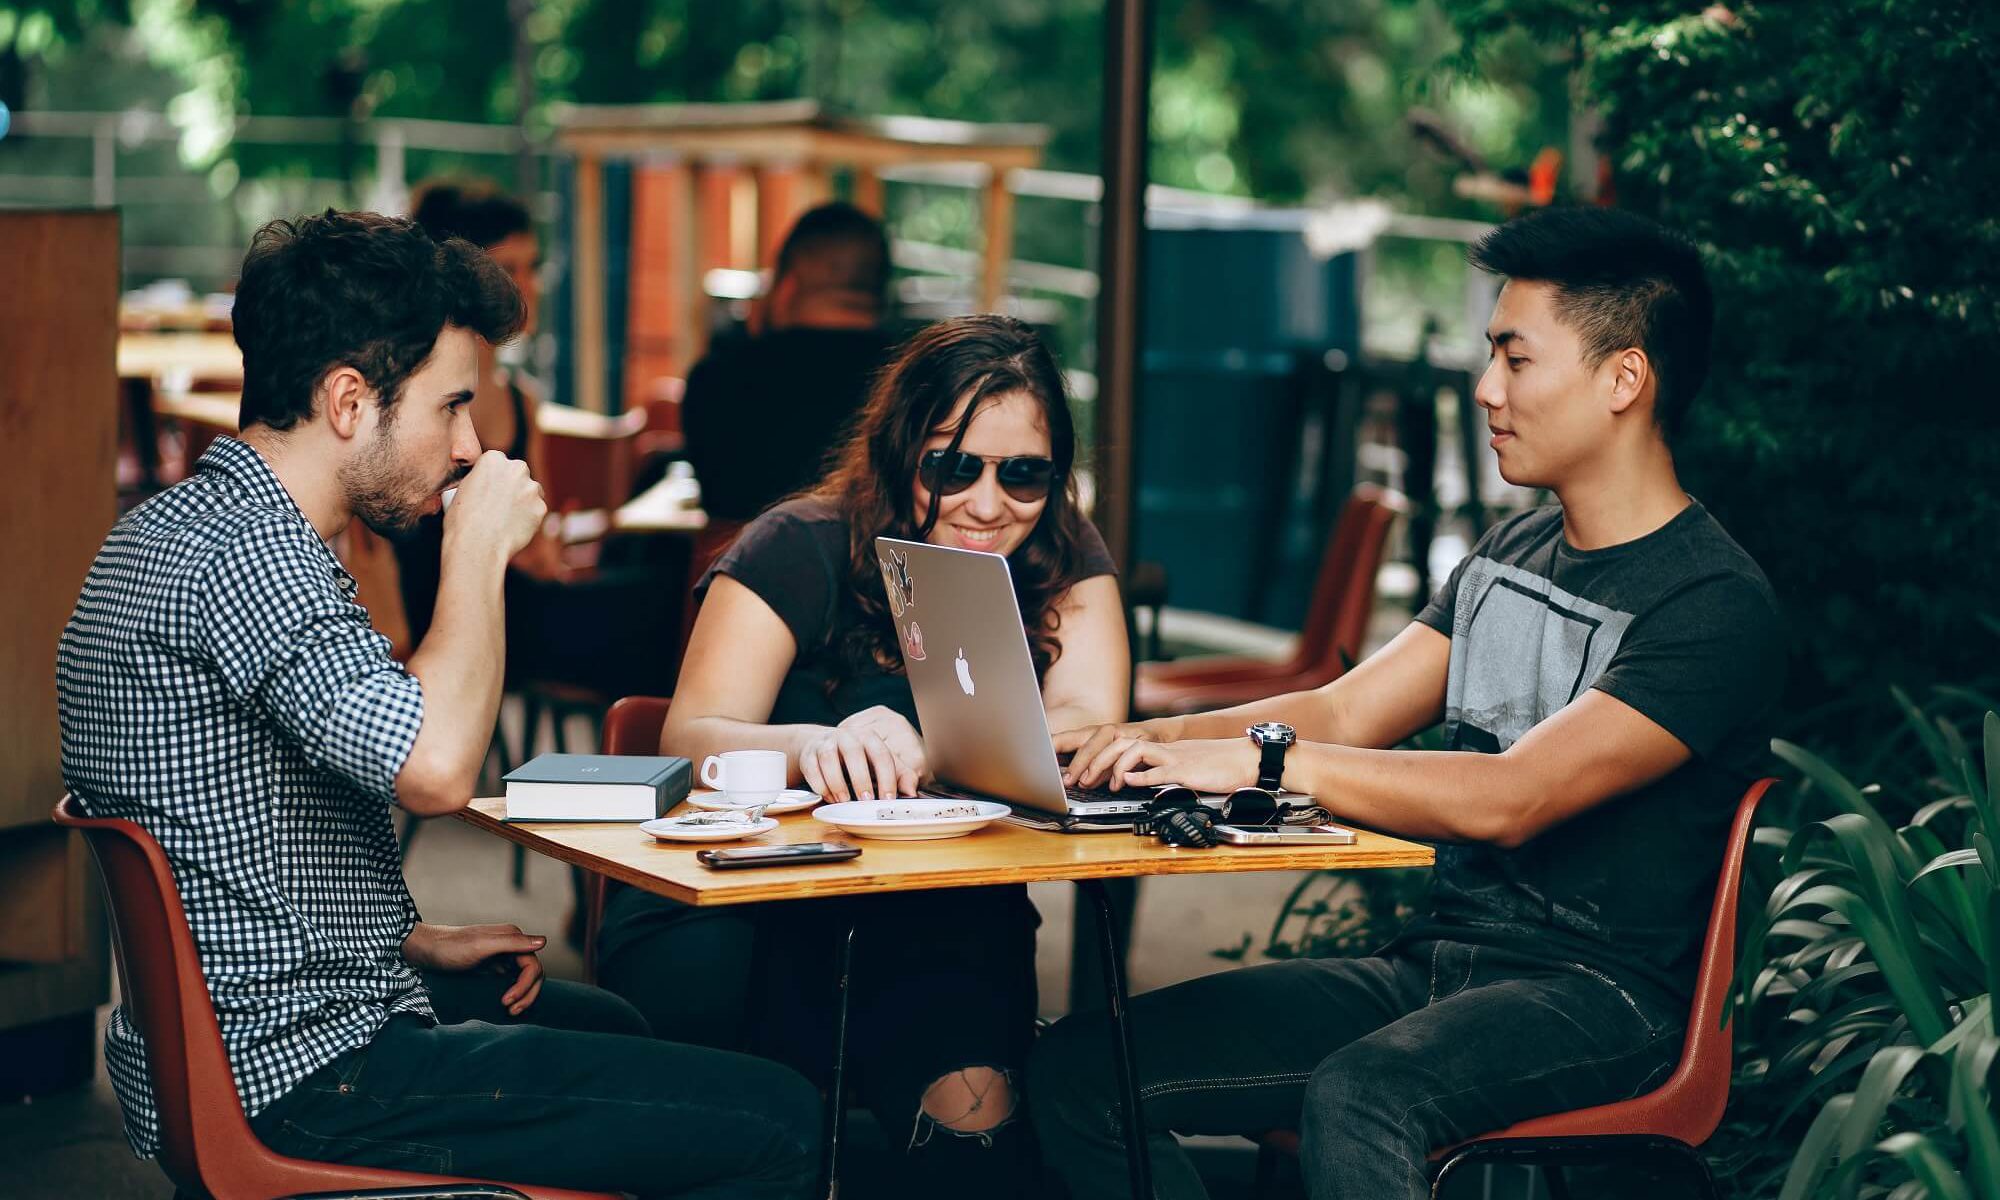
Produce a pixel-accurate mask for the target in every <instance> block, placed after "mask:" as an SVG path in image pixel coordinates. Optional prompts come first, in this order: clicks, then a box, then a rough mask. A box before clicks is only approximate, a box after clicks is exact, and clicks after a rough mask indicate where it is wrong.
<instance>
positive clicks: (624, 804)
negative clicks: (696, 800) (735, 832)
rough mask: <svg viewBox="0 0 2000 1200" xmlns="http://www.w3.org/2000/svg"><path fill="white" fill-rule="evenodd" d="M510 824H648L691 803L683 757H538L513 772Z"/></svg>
mask: <svg viewBox="0 0 2000 1200" xmlns="http://www.w3.org/2000/svg"><path fill="white" fill-rule="evenodd" d="M505 779H506V783H507V819H508V820H509V821H650V820H652V819H653V818H654V817H664V816H666V815H667V810H668V809H670V808H672V807H673V806H674V805H676V804H679V803H680V802H681V801H683V800H685V799H687V794H688V788H689V786H690V785H691V784H692V783H693V779H694V771H693V768H692V767H691V766H690V765H689V763H688V760H687V759H685V758H672V757H668V756H664V755H651V754H538V755H536V756H535V757H534V758H532V759H529V760H528V761H527V762H524V763H522V764H521V765H520V766H518V767H516V768H514V769H513V770H512V771H509V772H508V773H507V774H506V776H505Z"/></svg>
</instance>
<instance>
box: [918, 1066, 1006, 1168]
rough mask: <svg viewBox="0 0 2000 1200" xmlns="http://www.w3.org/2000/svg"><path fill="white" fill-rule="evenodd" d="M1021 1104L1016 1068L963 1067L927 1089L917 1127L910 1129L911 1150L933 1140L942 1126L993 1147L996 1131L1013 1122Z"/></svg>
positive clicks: (921, 1103) (956, 1133)
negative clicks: (1013, 1069)
mask: <svg viewBox="0 0 2000 1200" xmlns="http://www.w3.org/2000/svg"><path fill="white" fill-rule="evenodd" d="M1018 1107H1019V1088H1018V1087H1017V1086H1016V1084H1015V1081H1014V1073H1013V1072H1012V1071H1008V1070H1004V1069H1001V1068H996V1067H960V1068H959V1069H958V1070H956V1071H952V1072H949V1073H947V1074H945V1075H941V1076H939V1077H938V1078H937V1079H935V1080H933V1081H932V1082H931V1085H930V1086H929V1087H927V1088H925V1089H924V1095H923V1100H922V1101H921V1102H920V1104H919V1106H918V1108H917V1123H916V1127H915V1128H914V1129H912V1130H911V1131H910V1149H912V1150H914V1149H916V1148H918V1147H919V1146H922V1145H924V1144H925V1143H927V1142H929V1141H930V1140H931V1136H932V1135H933V1134H934V1133H936V1132H937V1130H939V1129H944V1130H945V1131H947V1132H949V1133H952V1134H955V1135H957V1136H959V1137H967V1138H977V1139H978V1140H979V1141H981V1142H982V1143H984V1144H986V1145H988V1146H991V1145H992V1144H993V1133H994V1131H995V1130H997V1129H999V1128H1000V1127H1001V1126H1003V1125H1005V1124H1007V1123H1008V1122H1009V1121H1012V1120H1013V1119H1014V1113H1015V1109H1016V1108H1018Z"/></svg>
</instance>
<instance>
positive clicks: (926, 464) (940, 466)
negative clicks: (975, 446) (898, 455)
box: [917, 450, 1056, 504]
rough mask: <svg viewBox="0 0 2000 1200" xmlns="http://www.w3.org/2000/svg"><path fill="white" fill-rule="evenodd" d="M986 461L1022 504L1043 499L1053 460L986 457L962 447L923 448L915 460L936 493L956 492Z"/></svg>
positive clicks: (971, 481)
mask: <svg viewBox="0 0 2000 1200" xmlns="http://www.w3.org/2000/svg"><path fill="white" fill-rule="evenodd" d="M987 463H992V464H993V466H994V470H995V471H996V472H997V473H998V475H999V479H1000V487H1001V489H1002V490H1004V491H1005V492H1006V493H1007V494H1008V495H1009V496H1012V497H1013V498H1014V499H1016V500H1018V501H1020V502H1021V503H1023V504H1030V503H1033V502H1034V501H1036V500H1042V499H1046V498H1047V497H1048V494H1049V487H1050V486H1051V484H1052V483H1053V481H1054V479H1055V469H1056V465H1055V462H1054V461H1053V460H1051V459H1047V458H1039V457H1036V456H1033V455H1025V454H1024V455H1019V456H1017V457H1014V458H988V457H987V456H985V455H982V454H967V453H966V452H965V451H963V450H926V451H924V456H923V457H922V458H921V459H919V460H918V463H917V469H918V473H919V474H920V475H921V476H922V478H923V481H924V486H925V487H927V488H929V489H931V490H932V491H934V492H936V493H937V494H938V495H940V496H956V495H957V494H958V493H960V492H962V491H964V490H965V489H967V488H969V487H971V486H972V485H973V484H975V483H978V482H979V478H980V476H982V475H984V474H986V464H987Z"/></svg>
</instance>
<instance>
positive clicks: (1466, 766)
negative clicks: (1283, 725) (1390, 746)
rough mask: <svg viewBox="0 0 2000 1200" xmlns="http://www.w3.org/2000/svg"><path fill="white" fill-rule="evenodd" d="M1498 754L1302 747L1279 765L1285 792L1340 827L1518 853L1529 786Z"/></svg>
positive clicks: (1306, 744) (1315, 744) (1516, 768)
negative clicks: (1304, 797) (1309, 801)
mask: <svg viewBox="0 0 2000 1200" xmlns="http://www.w3.org/2000/svg"><path fill="white" fill-rule="evenodd" d="M1522 772H1523V768H1522V766H1521V764H1519V763H1517V762H1515V761H1514V760H1512V759H1510V758H1509V757H1508V756H1506V755H1502V754H1476V753H1469V752H1457V751H1416V750H1363V749H1356V748H1354V747H1351V746H1337V745H1328V744H1326V743H1321V742H1300V743H1299V744H1298V745H1296V746H1293V747H1292V749H1291V751H1290V753H1289V754H1288V755H1287V757H1286V760H1285V786H1286V787H1287V788H1290V789H1292V790H1294V791H1299V792H1304V793H1306V794H1308V795H1310V796H1312V797H1313V798H1314V800H1315V801H1316V802H1317V803H1319V804H1320V805H1322V806H1323V807H1325V808H1326V810H1327V811H1329V812H1331V813H1332V814H1333V815H1334V816H1336V817H1339V818H1341V819H1343V820H1348V821H1352V822H1354V823H1355V824H1357V825H1363V826H1366V827H1367V828H1370V829H1379V830H1381V831H1382V832H1384V833H1396V834H1403V835H1405V836H1408V837H1415V838H1423V839H1425V840H1427V841H1461V842H1492V843H1496V844H1499V845H1503V846H1509V845H1518V844H1519V843H1520V842H1522V841H1525V840H1526V838H1527V836H1528V835H1529V833H1530V832H1531V831H1530V830H1528V829H1527V828H1526V814H1527V810H1528V808H1529V806H1530V805H1529V797H1530V794H1531V784H1530V783H1529V781H1527V780H1526V779H1524V778H1523V774H1522Z"/></svg>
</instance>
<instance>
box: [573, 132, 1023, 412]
mask: <svg viewBox="0 0 2000 1200" xmlns="http://www.w3.org/2000/svg"><path fill="white" fill-rule="evenodd" d="M555 120H556V145H557V147H558V148H559V149H561V150H562V151H563V152H565V153H567V154H569V155H571V156H573V157H574V158H575V160H576V186H575V209H574V223H573V224H572V226H571V245H572V247H573V256H574V257H573V266H572V272H573V273H572V275H571V280H572V287H571V294H572V296H573V297H574V301H573V316H574V321H575V328H574V330H573V336H574V338H575V352H574V360H573V361H574V363H575V370H576V378H575V380H574V384H575V392H574V396H575V403H576V404H577V406H578V407H580V408H586V409H591V410H594V411H597V412H603V411H605V407H606V404H607V401H608V400H609V397H608V396H607V395H606V394H605V392H606V380H607V379H608V378H609V373H608V371H607V366H608V364H607V362H606V360H605V354H606V349H605V348H606V345H607V342H606V338H605V311H604V300H605V279H606V264H605V261H604V253H605V251H604V163H605V162H606V161H607V160H627V161H631V162H633V163H634V164H635V169H634V171H633V184H632V189H633V195H632V237H631V251H630V252H631V256H632V263H631V273H630V286H631V305H630V309H629V312H630V314H631V315H630V318H629V320H628V340H627V350H626V364H625V372H624V378H625V380H626V387H625V390H626V393H627V395H626V397H625V399H626V402H627V403H628V404H635V403H636V402H637V400H636V397H638V396H639V395H641V394H643V392H644V390H645V388H646V387H647V386H648V385H649V384H650V383H651V381H652V380H653V379H654V378H655V377H657V376H660V375H684V374H686V372H687V369H688V368H689V367H690V366H692V365H693V364H694V362H695V360H696V359H698V358H700V357H701V354H702V351H703V350H704V349H705V348H706V346H707V342H708V324H709V318H708V308H707V302H706V299H705V297H704V296H703V293H702V289H701V278H702V276H703V274H705V273H706V272H707V271H709V270H712V269H714V268H716V267H742V268H752V267H765V266H769V265H771V260H772V259H773V258H774V257H775V256H776V254H777V249H778V245H779V242H780V241H781V239H782V238H783V237H784V235H785V231H786V230H787V229H788V228H790V226H791V223H792V220H793V219H794V218H795V217H797V216H798V214H799V213H801V212H803V211H804V210H806V209H808V208H810V207H812V206H813V205H815V204H818V203H820V202H821V201H823V200H825V199H827V198H828V197H830V196H832V195H833V185H834V178H835V175H836V174H842V175H845V176H846V179H847V186H848V193H849V195H850V197H851V198H852V200H853V202H854V203H855V204H857V205H859V206H860V207H862V208H864V209H867V210H868V211H870V212H873V213H875V214H877V215H878V216H879V215H880V214H881V212H882V177H881V174H880V172H881V171H882V170H883V168H885V167H893V166H901V165H905V164H911V163H973V164H976V165H979V166H982V167H984V168H986V170H987V172H988V182H987V185H986V194H985V225H986V245H985V252H984V261H983V273H982V279H981V285H980V293H979V294H980V307H981V308H983V309H987V310H992V309H995V308H997V307H999V304H1000V301H1001V298H1002V297H1003V296H1004V295H1005V294H1006V286H1007V264H1008V262H1009V261H1010V260H1011V259H1012V258H1013V245H1014V199H1013V195H1012V193H1010V192H1009V191H1008V190H1007V172H1009V171H1012V170H1016V169H1019V168H1028V167H1036V166H1039V165H1040V164H1041V161H1042V149H1043V147H1044V146H1045V145H1046V144H1047V142H1048V136H1049V134H1048V129H1047V128H1046V127H1044V126H1041V125H977V124H972V123H970V122H965V121H936V120H930V119H928V118H922V117H846V116H839V115H835V114H833V113H830V112H828V111H826V110H824V109H822V108H821V107H820V106H819V105H818V104H816V103H814V102H812V101H783V102H778V103H758V104H645V105H571V106H567V107H563V108H560V109H558V110H557V112H556V117H555ZM746 254H749V255H754V259H752V260H747V261H746V257H745V256H746Z"/></svg>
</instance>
